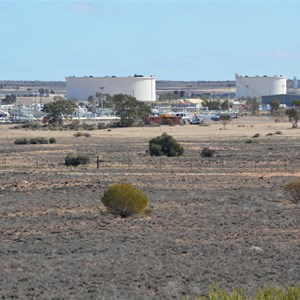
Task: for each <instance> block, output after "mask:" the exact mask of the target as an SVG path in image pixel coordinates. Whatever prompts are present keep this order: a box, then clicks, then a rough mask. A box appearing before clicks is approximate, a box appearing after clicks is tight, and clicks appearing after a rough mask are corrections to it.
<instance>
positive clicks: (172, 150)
mask: <svg viewBox="0 0 300 300" xmlns="http://www.w3.org/2000/svg"><path fill="white" fill-rule="evenodd" d="M183 152H184V148H183V146H182V145H180V144H179V143H178V142H177V141H176V140H175V139H174V138H173V137H172V136H171V135H168V134H167V133H163V134H162V135H161V136H158V137H156V138H153V139H151V140H150V141H149V153H150V155H151V156H163V155H165V156H181V155H183Z"/></svg>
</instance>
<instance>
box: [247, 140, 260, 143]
mask: <svg viewBox="0 0 300 300" xmlns="http://www.w3.org/2000/svg"><path fill="white" fill-rule="evenodd" d="M245 143H246V144H257V143H258V142H257V141H254V140H246V141H245Z"/></svg>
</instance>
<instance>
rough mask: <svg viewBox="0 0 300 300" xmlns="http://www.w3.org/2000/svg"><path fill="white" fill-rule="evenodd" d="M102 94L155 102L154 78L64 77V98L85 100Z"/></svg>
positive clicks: (136, 76) (139, 76)
mask: <svg viewBox="0 0 300 300" xmlns="http://www.w3.org/2000/svg"><path fill="white" fill-rule="evenodd" d="M97 93H102V94H109V95H112V96H113V95H115V94H127V95H130V96H134V97H135V98H136V99H137V100H139V101H152V102H153V101H156V81H155V77H152V76H143V75H134V76H128V77H116V76H111V77H110V76H105V77H93V76H86V77H75V76H71V77H66V98H67V99H78V100H81V101H85V100H87V99H88V98H89V97H91V96H92V97H95V95H96V94H97Z"/></svg>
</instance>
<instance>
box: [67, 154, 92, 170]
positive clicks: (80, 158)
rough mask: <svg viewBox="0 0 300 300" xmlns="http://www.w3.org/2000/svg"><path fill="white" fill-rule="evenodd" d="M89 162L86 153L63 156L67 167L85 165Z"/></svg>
mask: <svg viewBox="0 0 300 300" xmlns="http://www.w3.org/2000/svg"><path fill="white" fill-rule="evenodd" d="M89 163H90V158H89V157H88V156H87V155H77V156H75V155H73V154H68V155H67V156H66V157H65V165H66V166H67V167H71V166H72V167H77V166H79V165H87V164H89Z"/></svg>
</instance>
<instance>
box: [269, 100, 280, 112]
mask: <svg viewBox="0 0 300 300" xmlns="http://www.w3.org/2000/svg"><path fill="white" fill-rule="evenodd" d="M270 107H271V112H274V111H277V110H279V107H280V101H279V100H278V99H277V98H274V99H272V100H271V102H270Z"/></svg>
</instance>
